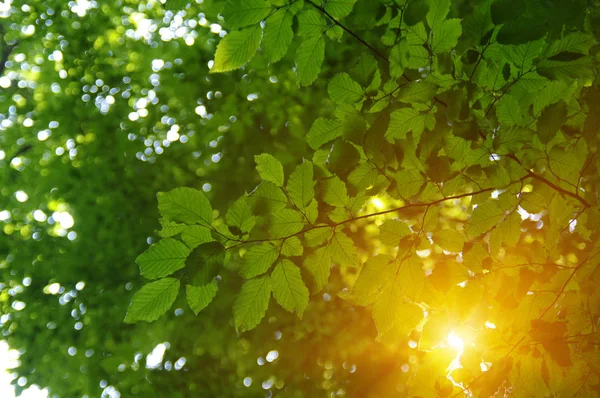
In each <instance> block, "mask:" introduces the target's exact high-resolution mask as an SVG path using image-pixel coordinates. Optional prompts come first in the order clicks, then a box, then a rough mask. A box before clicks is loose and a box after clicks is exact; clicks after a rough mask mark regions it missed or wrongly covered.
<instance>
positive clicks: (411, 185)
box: [394, 169, 425, 200]
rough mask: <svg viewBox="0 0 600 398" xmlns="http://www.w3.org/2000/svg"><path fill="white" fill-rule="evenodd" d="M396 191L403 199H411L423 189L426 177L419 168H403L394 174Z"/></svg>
mask: <svg viewBox="0 0 600 398" xmlns="http://www.w3.org/2000/svg"><path fill="white" fill-rule="evenodd" d="M394 179H395V180H396V192H398V195H400V197H401V199H404V200H409V199H410V198H412V197H413V196H415V195H416V194H417V193H419V191H420V190H421V187H422V186H423V184H424V183H425V179H424V178H423V176H422V175H421V173H419V171H418V170H415V169H411V170H403V171H400V172H398V173H396V174H395V175H394Z"/></svg>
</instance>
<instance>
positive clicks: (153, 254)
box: [135, 239, 190, 279]
mask: <svg viewBox="0 0 600 398" xmlns="http://www.w3.org/2000/svg"><path fill="white" fill-rule="evenodd" d="M189 254H190V249H188V248H187V246H186V245H184V244H183V243H181V242H179V241H177V240H175V239H163V240H161V241H159V242H158V243H155V244H153V245H152V246H150V247H149V248H148V249H147V250H146V251H145V252H143V253H142V254H140V255H139V256H138V258H137V259H136V260H135V261H136V262H137V263H138V265H139V266H140V273H141V274H142V276H145V277H146V278H148V279H158V278H162V277H164V276H167V275H171V274H172V273H173V272H175V271H177V270H178V269H181V268H183V267H184V266H185V259H186V257H187V256H188V255H189Z"/></svg>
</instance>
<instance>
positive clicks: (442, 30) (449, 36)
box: [431, 18, 462, 54]
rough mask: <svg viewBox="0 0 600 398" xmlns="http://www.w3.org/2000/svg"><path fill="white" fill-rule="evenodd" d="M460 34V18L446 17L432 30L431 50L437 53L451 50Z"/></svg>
mask: <svg viewBox="0 0 600 398" xmlns="http://www.w3.org/2000/svg"><path fill="white" fill-rule="evenodd" d="M461 34H462V27H461V25H460V19H456V18H455V19H448V20H446V21H444V22H442V24H441V25H440V26H439V28H437V29H435V30H433V33H432V38H431V49H432V51H433V52H434V53H435V54H439V53H443V52H448V51H450V50H452V49H453V48H454V47H455V46H456V43H458V38H459V37H460V35H461Z"/></svg>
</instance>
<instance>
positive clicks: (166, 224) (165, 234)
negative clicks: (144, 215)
mask: <svg viewBox="0 0 600 398" xmlns="http://www.w3.org/2000/svg"><path fill="white" fill-rule="evenodd" d="M159 222H160V225H161V226H162V229H161V230H160V231H159V232H158V236H160V237H161V238H170V237H172V236H175V235H177V234H180V233H181V231H183V230H184V229H185V228H186V227H187V225H185V224H180V223H178V222H175V221H170V220H167V219H165V218H161V219H160V220H159Z"/></svg>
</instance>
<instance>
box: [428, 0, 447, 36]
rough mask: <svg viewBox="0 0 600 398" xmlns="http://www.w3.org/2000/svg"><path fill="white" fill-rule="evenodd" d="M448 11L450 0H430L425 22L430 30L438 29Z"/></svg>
mask: <svg viewBox="0 0 600 398" xmlns="http://www.w3.org/2000/svg"><path fill="white" fill-rule="evenodd" d="M449 11H450V0H430V1H429V11H428V12H427V24H428V25H429V27H430V28H431V29H432V30H436V29H438V28H439V27H440V26H441V25H442V23H443V22H444V20H445V19H446V15H448V12H449Z"/></svg>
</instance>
